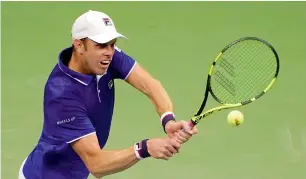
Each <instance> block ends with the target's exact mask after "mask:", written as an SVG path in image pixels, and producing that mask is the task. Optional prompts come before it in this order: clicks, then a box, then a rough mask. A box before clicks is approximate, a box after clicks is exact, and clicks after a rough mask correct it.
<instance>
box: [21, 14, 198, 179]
mask: <svg viewBox="0 0 306 179" xmlns="http://www.w3.org/2000/svg"><path fill="white" fill-rule="evenodd" d="M72 38H73V45H72V47H68V48H66V49H63V50H62V51H61V52H60V53H59V57H58V63H57V64H56V65H55V67H54V68H53V70H52V72H51V74H50V76H49V78H48V80H47V83H46V85H45V90H44V103H43V104H44V124H43V129H42V134H41V137H40V139H39V141H38V144H37V145H36V147H35V148H34V149H33V150H32V152H31V153H30V154H29V155H28V157H27V158H26V159H25V160H24V162H23V164H22V166H21V168H20V173H19V179H85V178H87V177H88V176H89V174H90V173H91V174H92V175H94V176H95V177H96V178H101V177H103V176H106V175H110V174H114V173H117V172H120V171H123V170H125V169H127V168H129V167H131V166H133V165H134V164H136V163H137V162H138V161H140V160H142V159H145V158H148V157H153V158H155V159H164V160H168V159H169V158H170V157H172V156H173V155H174V154H176V153H177V152H178V150H179V149H180V147H181V144H183V143H185V142H186V141H188V140H189V139H190V138H191V137H192V135H194V134H196V133H197V129H196V128H194V129H192V130H191V129H190V128H189V126H188V122H186V121H176V120H175V116H174V113H173V108H172V103H171V101H170V99H169V97H168V95H167V93H166V91H165V90H164V88H163V87H162V85H161V84H160V82H159V81H158V80H156V79H154V78H153V77H152V76H151V75H150V74H149V73H148V72H146V71H145V70H144V69H143V68H142V67H141V66H140V65H139V64H138V63H136V61H135V60H134V59H133V58H132V57H130V56H128V55H127V54H125V53H124V52H123V51H122V50H120V49H119V48H117V47H116V45H115V44H116V41H117V39H118V38H125V36H123V35H121V34H119V33H118V32H117V30H116V28H115V25H114V22H113V21H112V19H111V18H110V17H109V16H108V15H106V14H104V13H102V12H98V11H88V12H86V13H84V14H82V15H81V16H80V17H78V18H77V19H76V21H75V23H74V24H73V26H72ZM115 79H121V80H125V81H126V82H127V83H129V84H130V85H132V86H133V87H135V88H136V89H138V90H139V91H141V92H142V93H144V94H145V95H147V96H148V97H149V99H150V100H151V101H152V103H153V104H154V107H155V109H156V111H157V113H158V114H159V116H160V120H161V124H162V126H163V129H164V131H165V132H166V133H167V135H168V136H167V137H165V138H152V139H143V140H139V142H136V141H135V142H136V143H135V144H133V145H131V146H130V147H128V148H125V149H121V150H105V149H103V148H104V146H105V144H106V142H107V139H108V136H109V132H110V128H111V122H112V116H113V108H114V100H115V99H114V88H115V87H114V80H115ZM135 118H136V119H144V118H146V116H141V115H139V116H135ZM131 122H132V123H133V122H134V123H136V122H138V121H131ZM181 129H184V132H182V130H181ZM130 130H131V131H135V130H137V129H133V128H130Z"/></svg>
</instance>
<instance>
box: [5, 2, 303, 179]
mask: <svg viewBox="0 0 306 179" xmlns="http://www.w3.org/2000/svg"><path fill="white" fill-rule="evenodd" d="M90 9H91V10H99V11H102V12H105V13H107V14H108V15H109V16H111V17H112V18H113V20H114V22H115V25H116V26H117V29H118V31H119V32H121V33H122V34H124V35H126V36H127V37H128V39H129V40H119V41H118V46H119V47H120V48H121V49H123V50H124V51H125V52H126V53H128V54H129V55H130V56H132V57H134V58H135V59H136V60H137V61H138V62H139V63H140V64H141V65H142V66H144V67H145V68H146V69H147V70H148V71H149V72H151V73H152V74H153V75H154V76H155V77H156V78H158V79H159V80H160V81H161V82H162V84H163V85H164V87H165V88H166V89H167V90H168V92H169V95H170V96H171V98H172V100H173V103H174V105H175V113H176V116H177V118H178V119H179V120H188V119H189V118H190V117H191V116H192V115H193V114H194V112H195V111H196V110H197V109H198V107H199V105H200V103H201V101H202V98H203V94H204V90H205V86H206V76H207V71H208V68H209V66H210V64H211V62H212V60H213V59H214V58H215V57H216V55H217V54H218V53H219V51H220V50H221V49H222V48H223V47H224V46H225V45H227V44H228V43H230V42H231V41H233V40H235V39H238V38H240V37H244V36H257V37H260V38H263V39H265V40H267V41H268V42H270V43H271V44H272V45H273V46H274V47H275V48H276V50H277V51H278V53H279V56H280V62H281V68H280V75H279V78H278V80H277V82H276V84H275V86H274V87H273V88H272V90H271V91H269V92H268V94H267V95H266V96H265V97H263V98H262V99H260V100H258V101H256V102H255V103H253V104H250V105H248V106H245V107H243V108H240V109H239V110H241V111H242V112H243V113H244V115H245V122H244V123H243V125H241V126H240V127H231V126H229V125H228V124H227V121H226V116H227V114H228V112H229V111H223V112H220V113H218V114H216V115H213V116H211V117H210V118H209V120H207V121H205V122H203V123H201V124H200V125H199V126H198V129H199V134H198V135H197V136H195V137H194V138H192V140H190V141H189V142H188V143H186V144H185V145H184V146H183V147H182V149H181V152H180V153H179V154H178V155H176V156H175V157H173V158H172V159H171V160H170V161H167V162H166V161H161V160H153V159H149V160H145V161H142V162H140V163H139V164H137V165H136V166H134V167H132V168H131V169H129V170H126V171H124V172H121V173H118V174H115V175H112V176H109V177H107V178H110V179H127V178H130V179H132V178H135V179H136V178H146V179H155V178H159V179H167V178H173V179H185V178H193V179H203V178H209V179H305V178H306V171H305V170H304V169H305V167H306V122H305V113H306V112H305V103H304V102H305V100H306V94H305V89H306V81H305V77H306V75H305V67H306V61H305V55H303V52H304V51H305V40H306V35H305V32H306V21H305V17H306V14H305V9H306V3H305V2H2V3H1V16H2V18H1V20H2V21H1V37H2V38H1V43H2V44H1V50H2V53H1V59H2V64H1V67H2V68H1V70H2V79H1V80H2V106H1V107H2V116H1V117H2V121H1V122H2V127H1V135H2V140H1V143H2V150H1V152H2V173H1V175H2V178H3V179H11V178H17V176H18V170H19V167H20V164H21V162H22V161H23V160H24V158H25V157H26V156H27V155H28V154H29V153H30V152H31V150H32V149H33V147H34V146H35V145H36V143H37V140H38V138H39V136H40V134H41V129H42V121H43V113H42V103H43V101H42V100H43V90H44V84H45V81H46V79H47V77H48V75H49V73H50V71H51V70H52V68H53V67H54V65H55V64H56V63H57V55H58V53H59V52H60V51H61V50H62V49H63V48H65V47H68V46H70V45H71V36H70V34H71V26H72V24H73V22H74V20H75V19H76V18H77V17H78V16H79V15H81V14H82V13H84V12H86V11H88V10H90ZM116 89H117V90H116V106H115V114H114V118H113V124H112V131H111V136H110V138H109V141H108V143H107V146H106V149H119V148H126V147H128V146H131V145H132V144H133V143H134V142H135V141H138V140H140V139H143V138H147V137H149V138H150V137H159V136H165V134H164V132H163V130H162V127H161V124H160V123H159V117H158V115H157V114H156V113H155V111H154V108H153V105H152V104H151V102H150V101H149V100H148V99H147V98H146V97H145V96H144V95H142V94H141V93H139V92H138V91H136V90H135V89H133V88H132V87H131V86H129V85H127V84H126V83H124V82H123V81H116ZM208 107H212V106H208ZM90 178H93V177H90Z"/></svg>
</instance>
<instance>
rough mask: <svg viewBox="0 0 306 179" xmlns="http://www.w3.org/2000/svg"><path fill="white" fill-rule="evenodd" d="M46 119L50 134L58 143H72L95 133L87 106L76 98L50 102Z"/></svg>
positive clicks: (46, 108)
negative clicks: (87, 112)
mask: <svg viewBox="0 0 306 179" xmlns="http://www.w3.org/2000/svg"><path fill="white" fill-rule="evenodd" d="M45 119H46V121H45V122H46V123H47V128H48V129H49V130H48V133H49V134H51V135H52V136H53V138H55V139H56V140H58V141H65V142H66V143H71V142H74V141H76V140H78V139H81V138H83V137H85V136H88V135H90V134H93V133H95V129H94V127H93V125H92V123H91V121H90V119H89V117H88V116H87V114H86V108H85V104H83V103H82V102H81V101H80V100H79V99H78V98H77V97H74V96H63V97H56V98H54V99H51V100H50V101H48V102H47V104H45Z"/></svg>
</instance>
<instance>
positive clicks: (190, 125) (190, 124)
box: [181, 121, 194, 132]
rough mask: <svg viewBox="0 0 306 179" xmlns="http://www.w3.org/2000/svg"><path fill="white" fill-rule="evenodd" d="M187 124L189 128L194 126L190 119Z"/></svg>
mask: <svg viewBox="0 0 306 179" xmlns="http://www.w3.org/2000/svg"><path fill="white" fill-rule="evenodd" d="M188 124H189V127H190V129H193V128H194V125H193V123H192V122H191V121H189V122H188ZM181 130H182V131H183V132H184V129H181Z"/></svg>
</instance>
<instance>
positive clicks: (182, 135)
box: [175, 131, 192, 144]
mask: <svg viewBox="0 0 306 179" xmlns="http://www.w3.org/2000/svg"><path fill="white" fill-rule="evenodd" d="M175 136H176V139H177V140H178V141H179V142H180V144H183V143H185V142H187V141H188V140H189V139H190V138H191V136H192V135H190V134H188V133H186V132H183V131H178V132H177V133H176V134H175Z"/></svg>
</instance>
